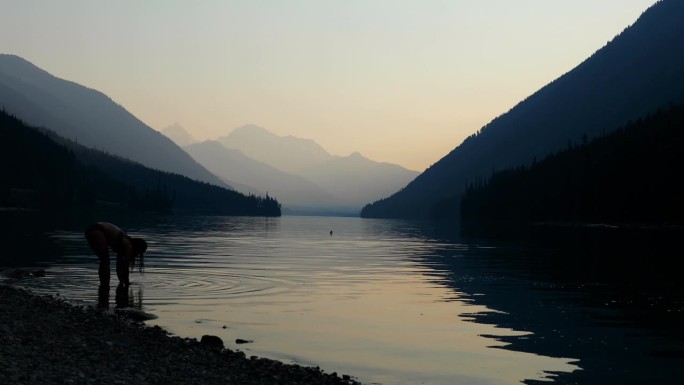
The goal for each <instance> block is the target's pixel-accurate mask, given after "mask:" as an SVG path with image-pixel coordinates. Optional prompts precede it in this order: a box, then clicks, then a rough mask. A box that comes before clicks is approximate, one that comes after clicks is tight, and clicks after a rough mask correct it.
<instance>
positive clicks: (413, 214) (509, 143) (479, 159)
mask: <svg viewBox="0 0 684 385" xmlns="http://www.w3.org/2000/svg"><path fill="white" fill-rule="evenodd" d="M682 20H684V2H683V1H680V0H663V1H660V2H658V3H656V4H655V5H653V6H652V7H650V8H649V9H648V10H647V11H646V12H644V13H643V14H642V15H641V17H640V18H639V19H638V20H637V21H636V22H635V23H634V24H633V25H632V26H630V27H628V28H626V29H625V30H624V31H623V32H622V33H620V34H619V35H618V36H617V37H615V38H614V39H613V40H612V41H611V42H609V43H608V44H607V45H606V46H604V47H603V48H601V49H600V50H598V51H597V52H596V53H594V54H593V55H592V56H591V57H589V58H588V59H587V60H585V61H584V62H583V63H581V64H580V65H578V66H577V67H575V68H574V69H572V70H571V71H570V72H568V73H566V74H565V75H563V76H561V77H560V78H558V79H556V80H555V81H553V82H552V83H550V84H548V85H547V86H545V87H543V88H542V89H540V90H539V91H537V92H536V93H534V94H533V95H531V96H530V97H528V98H527V99H525V100H523V101H522V102H520V103H519V104H518V105H516V106H515V107H514V108H512V109H511V110H510V111H508V112H507V113H505V114H503V115H501V116H499V117H497V118H496V119H494V120H492V121H491V122H490V123H489V124H487V125H486V126H485V127H483V128H482V129H481V130H480V131H479V132H478V133H477V134H474V135H471V136H470V137H469V138H467V139H466V140H464V141H463V143H461V144H460V145H459V146H458V147H456V148H455V149H454V150H452V151H451V152H450V153H449V154H447V155H446V156H445V157H443V158H442V159H441V160H440V161H438V162H437V163H435V164H434V165H433V166H431V167H430V168H428V169H427V170H426V171H425V172H424V173H423V174H421V175H420V176H418V177H417V178H416V179H415V180H414V181H413V182H411V183H409V184H408V185H407V186H406V187H405V188H403V189H402V190H400V191H399V192H397V193H395V194H393V195H392V196H390V197H387V198H384V199H381V200H379V201H376V202H374V203H372V204H369V205H367V206H366V207H364V209H363V211H362V216H364V217H384V218H426V217H436V218H458V216H459V210H460V200H461V196H462V195H463V192H464V191H465V187H466V184H467V183H468V182H473V181H479V180H482V179H483V178H485V177H488V176H490V175H491V174H492V172H493V171H494V170H501V169H504V168H509V167H515V166H518V165H523V164H529V163H531V162H532V161H533V160H534V159H541V158H543V157H544V156H546V155H547V154H549V153H552V152H555V151H558V150H559V149H562V148H566V147H568V146H569V145H571V144H574V143H580V142H582V141H583V140H584V138H587V139H591V138H595V137H597V136H601V135H603V134H604V133H607V132H609V131H612V130H615V129H617V128H618V127H620V126H622V125H624V124H625V123H627V122H628V121H630V120H637V119H639V118H641V117H644V116H646V115H648V114H649V113H652V112H654V111H656V110H657V109H658V108H661V107H667V106H669V105H670V104H673V103H674V104H679V103H682V102H684V50H683V49H682V41H684V23H682Z"/></svg>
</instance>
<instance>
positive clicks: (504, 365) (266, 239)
mask: <svg viewBox="0 0 684 385" xmlns="http://www.w3.org/2000/svg"><path fill="white" fill-rule="evenodd" d="M126 229H127V230H128V231H129V233H130V234H131V235H135V236H142V237H144V238H145V239H146V240H147V241H148V243H149V245H150V246H149V249H148V253H147V255H146V258H145V264H146V271H145V274H143V275H140V274H138V273H137V272H135V273H132V275H131V281H132V286H131V288H130V292H129V301H130V303H131V304H132V305H133V306H136V307H140V308H142V309H143V310H144V311H146V312H149V313H153V314H155V315H156V316H157V317H158V318H157V319H155V320H153V321H149V322H148V323H149V324H151V325H160V326H162V327H164V328H165V329H167V330H169V331H170V332H172V333H174V334H176V335H179V336H183V337H192V338H198V339H199V338H200V337H201V336H202V335H203V334H213V335H217V336H219V337H221V338H222V339H223V340H224V342H225V343H226V346H227V347H229V348H231V349H234V350H242V351H244V352H245V353H246V354H247V355H248V356H250V355H256V356H261V357H269V358H275V359H279V360H282V361H285V362H294V363H299V364H303V365H311V366H320V367H321V368H322V369H324V370H325V371H327V372H333V371H335V372H338V373H345V374H350V375H352V376H354V377H357V378H358V379H359V380H360V381H362V382H364V383H382V384H387V385H390V384H433V385H442V384H444V385H446V384H519V383H521V382H527V383H533V382H537V381H556V382H563V381H565V382H567V383H572V381H575V378H576V377H577V376H578V375H579V376H580V377H579V378H582V377H581V376H583V375H584V376H585V377H584V378H586V374H584V373H583V372H586V371H587V370H588V368H589V369H591V370H593V371H596V369H595V368H593V367H592V365H595V366H596V365H601V367H604V368H605V370H609V371H610V370H612V371H614V372H615V373H617V372H620V373H622V372H625V371H628V369H629V367H630V365H634V364H635V363H640V364H641V363H643V362H644V361H643V359H642V358H643V357H642V355H644V356H647V354H646V353H648V352H649V351H651V350H652V349H651V350H648V349H644V348H643V346H644V344H657V346H660V347H661V348H662V349H661V350H663V351H666V352H670V354H669V355H670V356H671V357H670V358H668V359H669V360H670V361H668V359H662V358H660V359H659V360H655V361H654V362H653V363H651V362H650V361H649V362H648V363H646V365H649V367H648V368H645V369H644V373H646V374H643V373H642V372H641V371H639V375H644V376H646V375H648V374H647V373H653V372H654V371H655V372H658V373H659V374H657V375H654V376H651V377H650V378H655V377H660V378H661V380H662V379H665V380H667V379H670V378H673V379H676V378H677V373H678V369H677V366H676V365H675V364H676V363H681V362H682V357H684V355H682V356H681V357H680V356H677V353H676V352H680V351H684V350H682V345H681V343H680V342H681V341H680V340H677V339H674V340H673V339H672V338H671V336H667V335H665V336H658V335H655V334H657V333H655V332H654V333H651V332H644V331H643V330H644V329H639V328H637V327H635V326H634V325H631V324H630V325H623V324H621V325H620V326H619V327H617V328H616V327H614V325H613V326H606V325H604V323H605V321H606V320H610V319H612V318H611V317H613V316H615V315H616V314H618V313H620V312H621V310H620V309H618V308H616V307H615V306H612V307H611V305H610V301H613V300H614V299H610V298H603V297H601V300H600V301H608V303H607V304H606V303H603V302H601V303H600V304H593V303H587V301H586V299H587V298H586V294H585V292H586V290H579V289H578V288H577V287H575V286H573V287H570V288H568V287H567V285H566V286H564V285H561V284H558V281H557V280H554V281H553V282H549V281H546V280H544V279H539V278H538V277H537V275H539V276H542V277H543V276H544V274H543V273H539V272H537V273H533V272H530V269H521V268H514V267H511V266H510V264H506V263H495V262H496V261H497V260H498V257H501V256H510V255H518V254H520V253H521V250H520V249H519V248H517V247H508V246H502V245H501V244H493V243H489V242H483V241H477V242H476V241H473V240H470V241H468V242H465V241H459V240H458V237H451V236H446V237H444V236H440V235H436V234H440V233H447V234H449V233H450V232H449V231H448V230H449V229H444V228H442V229H434V228H433V229H432V230H430V229H428V230H427V231H426V229H425V228H424V227H423V226H421V225H417V224H412V223H410V222H402V221H386V220H368V219H359V218H328V217H291V216H285V217H282V218H234V217H189V218H167V219H158V220H155V221H151V222H148V223H143V224H136V225H131V226H127V227H126ZM330 230H332V231H333V232H334V233H333V235H332V236H330V235H329V232H330ZM433 230H434V231H433ZM454 231H455V230H454ZM452 235H453V234H452ZM48 237H49V241H50V243H51V244H52V245H53V251H52V254H53V255H46V256H45V259H44V260H42V261H40V262H43V263H42V264H43V265H46V266H47V270H48V275H47V276H46V277H44V278H40V279H30V280H22V281H19V282H15V283H14V284H17V285H22V286H27V287H30V288H32V289H33V290H36V291H40V292H46V293H55V292H58V293H60V295H61V296H63V297H66V298H68V299H70V300H72V301H76V302H84V303H86V304H96V303H97V285H98V281H97V271H96V270H97V259H96V257H95V256H94V255H92V253H91V252H90V250H88V248H87V245H86V244H85V241H84V240H83V235H82V233H81V232H80V231H52V232H50V233H48ZM48 254H50V253H48ZM509 259H510V258H509ZM493 261H494V262H493ZM535 274H537V275H535ZM112 282H113V283H115V282H116V280H115V278H114V277H113V281H112ZM580 289H581V288H580ZM602 293H603V294H602V295H605V292H604V291H602ZM111 297H112V299H111V306H112V307H114V286H113V287H112V289H111ZM599 297H600V295H599ZM589 302H591V301H589ZM670 310H671V311H675V312H678V311H681V307H678V305H675V306H674V307H672V308H670ZM597 319H599V321H600V322H595V321H596V320H597ZM630 335H631V336H635V337H631V338H632V340H629V339H630V337H629V336H630ZM644 336H646V337H644ZM238 338H239V339H246V340H251V341H253V342H251V343H249V344H241V345H238V344H236V343H235V340H236V339H238ZM658 338H661V339H662V341H660V340H658ZM625 339H628V340H629V341H625ZM573 344H574V345H575V347H574V348H573V347H572V345H573ZM568 345H570V346H568ZM602 349H603V350H602ZM629 349H637V350H638V349H641V350H643V351H644V352H645V353H644V352H642V351H638V352H636V353H635V354H636V356H634V355H631V352H629ZM626 351H627V352H628V353H625V352H626ZM591 352H593V353H592V354H593V355H594V356H596V357H604V355H605V356H611V355H612V357H613V358H611V359H612V360H618V361H616V362H614V363H612V364H611V362H605V361H601V360H600V359H597V358H596V357H593V356H591V355H590V354H589V353H591ZM671 352H675V354H671ZM592 357H593V358H592ZM589 359H591V360H593V361H587V364H586V365H583V362H584V361H583V360H589ZM610 365H612V368H609V367H606V366H610ZM592 373H593V372H592ZM625 373H626V372H625ZM625 373H622V374H625ZM558 375H559V376H560V377H557V376H558ZM606 375H607V376H608V377H607V378H614V377H611V376H612V374H611V373H608V374H606ZM591 376H592V378H600V376H599V375H598V374H591ZM630 376H631V377H633V375H632V374H631V373H627V377H630ZM679 376H680V377H679V378H680V379H681V373H679ZM596 383H599V382H596ZM637 383H638V382H637ZM673 383H675V382H673Z"/></svg>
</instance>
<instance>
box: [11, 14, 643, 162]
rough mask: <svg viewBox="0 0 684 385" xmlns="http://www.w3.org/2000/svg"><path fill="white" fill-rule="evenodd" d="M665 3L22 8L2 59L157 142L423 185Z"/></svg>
mask: <svg viewBox="0 0 684 385" xmlns="http://www.w3.org/2000/svg"><path fill="white" fill-rule="evenodd" d="M654 3H655V0H601V1H593V0H591V1H590V0H575V1H563V2H561V1H548V0H519V1H515V2H512V1H508V0H482V1H479V0H478V1H467V0H451V1H446V0H443V1H435V0H420V1H418V0H416V1H399V0H377V1H370V0H369V1H365V0H363V1H362V0H349V1H332V0H331V1H304V0H293V1H268V0H266V1H252V0H245V1H202V2H181V1H168V0H167V1H144V2H138V1H116V2H112V1H99V0H95V1H86V0H78V1H74V0H65V1H59V2H56V1H49V0H41V1H30V0H9V1H3V12H2V13H1V14H0V52H2V53H9V54H16V55H19V56H21V57H23V58H25V59H27V60H29V61H30V62H32V63H34V64H35V65H37V66H39V67H41V68H43V69H45V70H47V71H48V72H50V73H52V74H53V75H56V76H58V77H61V78H64V79H68V80H72V81H75V82H77V83H80V84H83V85H85V86H88V87H91V88H95V89H97V90H99V91H102V92H104V93H105V94H107V95H109V96H110V97H111V98H112V99H113V100H114V101H116V102H117V103H119V104H121V105H123V106H124V107H125V108H126V109H128V110H129V111H130V112H132V113H133V114H134V115H136V116H137V117H138V118H140V119H141V120H142V121H144V122H145V123H147V124H148V125H150V126H151V127H152V128H155V129H157V130H161V129H162V128H164V127H166V126H168V125H170V124H172V123H174V122H178V123H180V124H181V125H182V126H183V127H185V128H186V129H187V130H188V131H189V132H190V133H191V134H192V135H194V136H195V137H197V138H198V139H213V138H216V137H217V136H220V135H225V134H227V133H229V132H230V131H232V130H233V129H234V128H236V127H238V126H241V125H244V124H248V123H252V124H256V125H259V126H262V127H264V128H266V129H268V130H270V131H272V132H274V133H276V134H278V135H294V136H298V137H301V138H308V139H313V140H315V141H316V142H318V143H319V144H321V145H322V146H323V147H324V148H326V149H327V150H328V151H330V152H331V153H333V154H335V155H348V154H349V153H351V152H353V151H359V152H361V153H362V154H364V155H365V156H367V157H369V158H371V159H373V160H377V161H386V162H392V163H397V164H400V165H402V166H404V167H407V168H410V169H414V170H418V171H423V170H424V169H425V168H426V167H428V166H429V165H430V164H432V163H435V162H436V161H437V160H439V159H440V158H441V157H443V156H444V155H446V154H447V153H448V152H449V151H451V150H452V149H453V148H454V147H456V146H457V145H458V144H460V143H461V141H462V140H463V139H464V138H465V137H467V136H468V135H470V134H472V133H473V132H475V131H477V130H478V129H479V128H481V127H482V126H483V125H485V124H486V123H488V122H489V121H491V120H492V119H493V118H495V117H496V116H498V115H501V114H502V113H504V112H506V111H508V110H509V109H510V108H512V107H513V106H514V105H515V104H516V103H517V102H519V101H521V100H522V99H524V98H525V97H527V96H529V95H530V94H532V93H533V92H535V91H536V90H538V89H539V88H540V87H542V86H544V85H545V84H547V83H549V82H550V81H552V80H554V79H555V78H557V77H558V76H560V75H562V74H563V73H565V72H567V71H569V70H570V69H572V68H573V67H575V66H576V65H577V64H579V63H580V62H581V61H583V60H584V59H585V58H587V57H588V56H590V55H591V54H592V53H593V52H595V51H596V50H597V49H599V48H601V47H602V46H603V45H605V44H606V42H608V41H609V40H611V39H612V38H613V37H615V36H616V35H617V34H618V33H619V32H621V31H622V30H623V29H624V28H626V27H627V26H629V25H630V24H632V23H633V22H634V21H636V19H637V18H638V16H639V15H640V14H641V13H642V12H643V11H645V10H646V9H647V8H648V7H649V6H650V5H652V4H654Z"/></svg>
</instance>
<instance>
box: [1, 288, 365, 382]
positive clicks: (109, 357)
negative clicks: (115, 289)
mask: <svg viewBox="0 0 684 385" xmlns="http://www.w3.org/2000/svg"><path fill="white" fill-rule="evenodd" d="M206 340H207V341H210V342H214V343H213V344H211V343H203V342H200V341H198V340H197V339H192V338H181V337H178V336H173V335H170V334H169V333H168V332H166V331H165V330H164V329H162V328H160V327H158V326H154V327H151V326H147V325H145V324H144V323H142V322H139V321H135V320H132V319H131V318H130V317H127V316H125V315H122V314H118V313H117V312H113V311H111V310H109V309H99V308H97V307H91V306H77V305H74V304H71V303H69V302H68V301H66V300H63V299H61V298H59V297H53V296H43V295H36V294H34V293H32V292H30V291H28V290H25V289H20V288H15V287H12V286H8V285H3V284H0V384H25V385H29V384H204V385H211V384H254V385H256V384H259V385H264V384H283V385H284V384H292V385H294V384H330V385H339V384H343V385H350V384H354V385H359V384H360V383H359V382H358V381H356V380H355V379H354V378H353V377H350V376H348V375H340V374H337V373H325V372H324V371H322V370H321V369H320V368H316V367H305V366H299V365H294V364H286V363H283V362H280V361H275V360H271V359H265V358H259V357H254V356H252V357H248V356H246V355H245V354H244V353H243V352H240V351H232V350H230V349H226V348H224V347H222V346H221V345H220V344H219V345H217V344H216V343H215V339H212V338H207V339H206Z"/></svg>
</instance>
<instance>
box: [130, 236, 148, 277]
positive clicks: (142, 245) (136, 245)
mask: <svg viewBox="0 0 684 385" xmlns="http://www.w3.org/2000/svg"><path fill="white" fill-rule="evenodd" d="M130 240H131V247H132V248H133V256H132V258H131V271H133V268H134V267H135V260H136V258H138V257H140V260H139V261H138V271H140V272H141V273H143V272H144V269H145V260H144V258H143V257H144V254H145V251H147V242H145V240H144V239H142V238H133V237H131V239H130Z"/></svg>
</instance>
